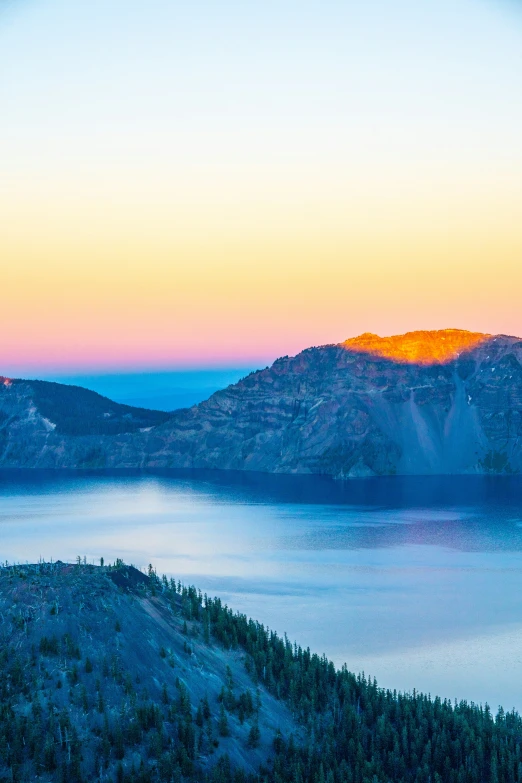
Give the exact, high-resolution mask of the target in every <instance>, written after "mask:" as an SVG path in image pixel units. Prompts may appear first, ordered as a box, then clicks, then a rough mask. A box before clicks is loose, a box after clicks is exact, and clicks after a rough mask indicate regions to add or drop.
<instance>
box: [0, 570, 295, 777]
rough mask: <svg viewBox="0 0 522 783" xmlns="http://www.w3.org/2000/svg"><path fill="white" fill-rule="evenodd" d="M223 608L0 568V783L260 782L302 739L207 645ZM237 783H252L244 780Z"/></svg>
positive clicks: (102, 573) (100, 575)
mask: <svg viewBox="0 0 522 783" xmlns="http://www.w3.org/2000/svg"><path fill="white" fill-rule="evenodd" d="M220 606H221V605H220V603H219V602H218V603H215V604H214V603H213V602H212V601H210V602H208V601H207V600H206V596H205V600H203V598H202V596H201V593H198V592H196V590H195V589H194V588H182V586H181V584H180V583H178V584H176V583H175V582H174V581H173V580H172V579H171V580H167V579H166V578H163V580H160V579H159V578H158V577H157V575H156V574H155V573H154V572H153V571H149V575H148V576H146V575H145V574H142V573H141V572H140V571H138V570H137V569H135V568H133V567H132V566H126V565H124V564H123V563H122V562H121V561H118V562H117V563H116V564H115V565H112V566H103V567H102V566H92V565H87V564H83V563H81V562H78V564H77V565H67V564H64V563H60V562H58V563H54V564H51V563H47V564H45V563H39V564H36V565H25V566H10V567H7V568H5V567H4V568H2V567H1V566H0V781H9V782H10V783H11V782H12V781H19V782H20V783H25V781H30V780H40V781H67V783H75V782H76V781H77V782H78V783H80V781H83V783H86V782H87V781H94V780H96V781H100V780H102V781H114V780H117V781H120V782H121V783H148V781H158V783H159V781H172V780H177V781H178V783H181V780H182V779H183V780H193V779H195V780H198V781H201V780H204V779H206V776H207V773H209V771H211V770H212V769H213V768H214V767H215V766H216V764H219V758H220V757H222V756H223V755H224V754H226V756H227V758H228V760H229V762H230V763H231V764H232V765H233V766H234V767H237V768H240V769H241V770H243V772H244V773H247V774H253V773H256V772H257V771H258V770H259V768H260V766H261V765H266V764H269V763H270V760H271V759H273V757H274V738H275V737H276V736H277V735H278V732H280V735H279V736H281V738H283V737H287V738H288V737H289V736H290V734H292V735H293V737H294V739H295V740H299V738H300V737H301V735H302V729H301V728H300V727H299V726H298V725H297V723H296V721H295V720H294V718H293V717H292V714H291V712H290V710H289V709H288V707H287V706H285V705H284V704H283V702H281V701H279V700H277V699H276V698H275V697H274V696H273V695H271V694H270V693H268V691H267V690H266V688H265V687H264V686H263V684H262V683H255V682H254V681H253V679H252V677H251V676H249V674H248V672H247V670H246V668H245V654H244V652H243V651H240V650H238V649H234V650H233V649H226V646H224V645H223V644H222V643H220V642H219V641H217V640H216V638H215V636H214V634H213V628H214V625H216V627H217V625H218V623H217V620H216V618H219V616H220ZM241 780H242V783H248V779H247V777H246V774H244V775H243V777H242V778H241Z"/></svg>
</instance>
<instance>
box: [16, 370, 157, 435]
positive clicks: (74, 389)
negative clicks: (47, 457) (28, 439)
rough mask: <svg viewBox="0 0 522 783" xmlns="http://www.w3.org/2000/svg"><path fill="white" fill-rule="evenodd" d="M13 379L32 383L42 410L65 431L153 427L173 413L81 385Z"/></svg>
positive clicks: (113, 431)
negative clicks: (116, 398)
mask: <svg viewBox="0 0 522 783" xmlns="http://www.w3.org/2000/svg"><path fill="white" fill-rule="evenodd" d="M12 383H13V384H24V385H27V386H29V387H30V391H31V397H32V399H33V401H34V404H35V405H36V407H37V408H38V410H39V412H40V413H41V414H42V416H45V418H46V419H48V420H49V421H51V422H52V423H53V424H55V425H56V430H57V432H59V433H62V434H64V435H119V434H121V433H124V432H136V431H137V430H139V429H141V428H144V427H154V426H156V425H158V424H162V423H163V422H164V421H167V419H168V418H169V417H170V414H169V413H164V412H163V411H152V410H148V409H147V408H133V407H132V406H130V405H121V404H120V403H117V402H113V401H112V400H109V399H107V397H102V396H101V394H97V393H96V392H93V391H89V389H84V388H82V387H81V386H67V385H65V384H63V383H53V382H51V381H12Z"/></svg>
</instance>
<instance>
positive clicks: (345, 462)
mask: <svg viewBox="0 0 522 783" xmlns="http://www.w3.org/2000/svg"><path fill="white" fill-rule="evenodd" d="M10 388H11V387H3V389H4V391H3V392H1V391H0V417H2V416H3V417H4V420H3V423H2V421H0V465H2V466H5V467H7V466H13V467H16V466H27V467H29V466H38V467H88V466H90V467H121V468H125V467H127V468H135V467H150V468H154V467H161V468H168V467H173V468H176V467H185V468H222V469H233V470H258V471H268V472H283V473H292V472H297V473H323V474H329V475H333V476H337V477H352V476H371V475H387V474H438V473H441V474H442V473H485V472H493V473H506V472H507V473H509V472H517V473H518V472H521V471H522V341H521V340H520V339H519V338H517V337H509V336H505V335H497V336H491V335H483V334H477V333H471V332H465V331H463V330H456V329H450V330H443V331H439V332H412V333H409V334H406V335H402V336H399V337H394V338H379V337H377V336H375V335H368V334H366V335H361V337H359V338H354V339H352V340H348V341H346V342H345V343H341V344H339V345H326V346H321V347H318V348H309V349H307V350H305V351H302V352H301V353H300V354H298V355H297V356H295V357H288V356H286V357H283V358H281V359H278V360H277V361H276V362H274V364H273V365H272V367H269V368H266V369H265V370H260V371H258V372H255V373H251V374H250V375H249V376H247V377H246V378H244V379H243V380H241V381H239V383H237V384H234V385H232V386H229V387H228V388H227V389H224V390H222V391H219V392H216V393H215V394H213V395H212V396H211V397H210V398H209V399H208V400H206V401H205V402H203V403H201V404H200V405H197V406H194V407H192V408H190V409H184V410H179V411H175V412H174V413H173V414H171V415H170V416H169V417H168V418H166V420H163V421H158V422H157V423H156V422H154V423H152V422H151V423H150V424H149V425H148V426H140V427H138V424H137V423H136V426H134V427H133V430H134V431H132V429H131V427H130V426H129V428H128V431H126V432H125V431H121V430H119V431H117V432H116V433H114V434H108V433H105V434H88V432H89V427H88V426H85V427H84V429H83V430H82V433H83V434H81V435H70V434H67V433H66V432H59V431H58V427H57V428H56V432H55V431H52V432H49V431H48V429H49V428H48V424H46V422H45V421H42V420H41V419H39V421H40V424H39V425H38V427H39V428H38V429H37V428H36V425H35V424H34V421H33V420H32V419H31V416H32V415H33V414H32V413H31V411H30V409H28V408H27V399H29V398H31V395H26V401H25V405H26V407H25V409H24V413H23V415H22V413H21V412H20V411H19V412H18V417H19V419H18V420H17V418H16V403H15V404H14V409H13V410H12V411H11V414H10V415H11V418H10V419H9V420H6V406H7V404H8V403H7V401H8V400H9V394H10ZM11 394H12V393H11ZM33 396H34V393H33ZM31 399H32V398H31ZM22 403H23V401H21V402H20V403H19V408H20V407H21V406H22ZM120 407H121V406H120ZM28 411H29V412H28ZM154 415H157V416H159V415H161V414H154ZM123 418H125V417H123ZM20 420H21V421H24V422H25V424H26V426H25V429H24V428H23V427H22V431H21V435H20V437H19V436H18V434H17V432H18V431H20V426H21V425H20V423H19V421H20ZM138 421H139V422H140V423H141V421H142V420H141V419H139V417H138V419H137V422H138ZM31 427H33V429H34V434H33V436H30V432H31ZM136 430H137V431H136ZM142 430H143V431H142ZM96 432H98V431H96ZM2 438H3V439H4V446H2ZM6 439H7V443H8V447H6V446H5V442H6Z"/></svg>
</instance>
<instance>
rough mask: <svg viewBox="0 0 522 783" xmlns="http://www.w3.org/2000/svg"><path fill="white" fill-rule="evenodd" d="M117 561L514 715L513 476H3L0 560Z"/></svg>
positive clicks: (332, 653) (516, 486) (407, 683)
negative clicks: (343, 478) (151, 567)
mask: <svg viewBox="0 0 522 783" xmlns="http://www.w3.org/2000/svg"><path fill="white" fill-rule="evenodd" d="M77 555H81V556H82V557H83V556H86V557H87V559H88V560H89V561H93V560H94V561H98V560H99V558H100V557H101V556H103V557H104V558H105V560H106V562H107V561H112V560H114V559H116V557H121V558H123V560H125V561H126V562H130V563H134V564H135V565H137V566H139V567H146V566H147V565H148V563H152V564H153V565H154V566H155V567H156V568H157V570H158V572H159V573H166V574H168V575H174V576H175V577H176V578H178V577H179V578H181V580H182V581H184V582H190V583H194V584H196V585H197V586H198V587H200V588H201V589H202V590H203V591H207V592H209V593H212V594H216V595H220V596H221V597H222V598H223V599H224V600H225V601H226V602H227V603H228V604H229V605H230V606H232V607H233V608H235V609H238V610H241V611H244V612H246V613H247V614H249V615H250V616H252V617H253V618H255V619H256V620H259V621H261V622H263V623H264V624H265V625H268V626H269V627H270V628H273V629H276V630H277V631H278V632H280V633H283V632H286V633H287V634H288V636H289V637H290V638H291V639H292V640H297V641H298V643H299V644H301V645H303V646H305V647H306V646H309V647H310V648H311V649H312V650H314V651H316V652H318V653H323V652H324V653H326V655H327V656H328V657H329V658H331V659H333V660H334V662H335V663H336V664H337V665H341V664H342V663H344V662H346V663H347V665H348V667H349V669H351V670H353V671H365V673H366V674H371V675H372V676H375V677H376V678H377V680H378V682H379V683H380V684H381V685H383V686H386V687H390V688H397V689H398V690H412V689H413V688H416V689H417V690H422V691H425V692H430V693H431V694H432V695H435V694H437V695H440V696H443V697H446V696H447V697H450V698H452V699H453V698H457V699H461V698H465V699H468V700H473V701H475V702H482V703H484V702H486V701H487V702H488V703H489V704H490V705H491V707H492V708H493V709H494V710H496V708H497V706H498V705H499V704H502V705H503V707H504V708H505V709H511V708H513V707H515V708H516V709H518V710H521V711H522V477H479V476H466V477H437V478H427V477H411V478H410V477H408V478H404V477H390V478H380V479H361V480H353V481H349V482H336V481H333V480H330V479H328V478H321V477H303V476H267V475H261V474H235V473H225V472H223V473H220V472H219V471H214V472H201V471H200V472H195V471H194V472H190V471H184V472H180V471H176V472H173V471H171V472H168V471H163V472H160V473H155V474H152V473H137V472H134V473H128V474H124V473H121V472H113V473H107V472H106V473H103V474H78V473H72V472H71V473H68V472H55V473H52V472H49V473H46V472H38V471H4V472H0V559H1V560H2V561H4V562H5V561H6V560H7V561H9V562H13V561H22V562H25V561H30V562H31V561H36V560H38V559H39V558H40V557H43V558H45V559H50V558H51V557H52V558H53V559H61V560H69V561H73V560H75V558H76V556H77Z"/></svg>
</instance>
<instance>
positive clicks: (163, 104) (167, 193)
mask: <svg viewBox="0 0 522 783" xmlns="http://www.w3.org/2000/svg"><path fill="white" fill-rule="evenodd" d="M521 85H522V3H521V2H519V1H518V0H512V1H511V0H395V1H394V2H390V0H386V1H385V0H365V2H363V3H361V2H360V1H359V0H357V1H355V0H342V1H341V0H339V1H333V0H321V2H309V1H308V0H299V1H297V0H295V1H294V0H277V2H275V0H264V1H263V2H247V3H245V2H235V1H233V0H220V2H219V3H217V2H205V1H204V0H192V2H190V3H183V2H173V1H172V0H147V2H143V0H140V2H138V1H137V0H89V2H87V1H86V0H83V1H82V2H80V1H79V0H0V296H1V305H0V335H1V338H0V374H2V373H3V374H7V375H9V374H12V375H13V374H14V375H24V374H25V375H28V374H30V375H35V374H37V375H40V376H43V375H45V374H47V375H48V374H49V373H55V374H56V373H69V374H71V373H94V372H97V373H102V372H103V373H118V372H136V371H140V372H141V371H156V370H158V371H159V370H166V369H176V368H182V369H183V368H184V369H189V370H190V369H197V368H220V367H256V366H264V365H266V364H267V363H269V362H271V361H273V360H274V359H275V358H277V357H278V356H281V355H286V354H294V353H297V352H298V351H299V350H301V349H303V348H306V347H308V346H310V345H319V344H324V343H332V342H340V341H342V340H345V339H347V338H349V337H352V336H354V335H357V334H360V333H362V332H374V333H378V334H381V335H390V334H397V333H402V332H405V331H408V330H414V329H432V328H446V327H453V328H466V329H470V330H473V331H484V332H491V333H498V332H502V333H510V334H519V335H522V308H521V307H520V292H521V290H522V141H521V139H522V100H521Z"/></svg>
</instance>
